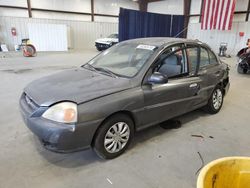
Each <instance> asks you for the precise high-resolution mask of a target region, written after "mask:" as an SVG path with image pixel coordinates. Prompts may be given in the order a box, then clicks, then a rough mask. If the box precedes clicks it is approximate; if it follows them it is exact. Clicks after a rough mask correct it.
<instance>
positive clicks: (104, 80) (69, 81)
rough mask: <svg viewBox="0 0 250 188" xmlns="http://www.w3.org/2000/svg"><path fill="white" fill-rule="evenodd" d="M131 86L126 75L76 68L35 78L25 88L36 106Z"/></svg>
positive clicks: (81, 99) (82, 99) (90, 97)
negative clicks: (116, 75) (111, 74)
mask: <svg viewBox="0 0 250 188" xmlns="http://www.w3.org/2000/svg"><path fill="white" fill-rule="evenodd" d="M131 87H132V86H131V84H130V80H129V79H126V78H120V77H119V78H114V77H110V76H108V75H104V74H102V73H97V72H93V71H90V70H87V69H85V68H78V69H73V70H67V71H63V72H60V73H57V74H53V75H51V76H47V77H43V78H41V79H38V80H35V81H33V82H31V83H30V84H29V85H28V86H27V87H26V88H25V89H24V92H25V93H26V94H27V95H28V96H29V97H30V98H31V99H32V100H33V101H34V102H35V103H37V104H38V105H39V106H50V105H51V104H53V103H55V102H59V101H73V102H76V103H78V104H79V103H83V102H87V101H90V100H93V99H95V98H99V97H102V96H105V95H109V94H112V93H116V92H119V91H122V90H126V89H129V88H131Z"/></svg>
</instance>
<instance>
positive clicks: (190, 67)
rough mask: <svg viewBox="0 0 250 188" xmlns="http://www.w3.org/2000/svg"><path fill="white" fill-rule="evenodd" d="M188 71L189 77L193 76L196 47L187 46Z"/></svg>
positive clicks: (196, 61) (195, 66) (196, 56)
mask: <svg viewBox="0 0 250 188" xmlns="http://www.w3.org/2000/svg"><path fill="white" fill-rule="evenodd" d="M186 51H187V57H188V70H189V75H194V74H195V72H196V68H197V64H198V47H196V46H187V49H186Z"/></svg>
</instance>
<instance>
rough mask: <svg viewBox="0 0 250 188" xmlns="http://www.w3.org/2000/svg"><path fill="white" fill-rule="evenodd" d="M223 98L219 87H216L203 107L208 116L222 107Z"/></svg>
mask: <svg viewBox="0 0 250 188" xmlns="http://www.w3.org/2000/svg"><path fill="white" fill-rule="evenodd" d="M223 98H224V94H223V90H222V88H221V87H220V86H217V87H216V88H215V89H214V91H213V93H212V95H211V97H210V98H209V100H208V103H207V105H206V106H205V110H206V111H207V112H208V113H210V114H216V113H217V112H219V111H220V109H221V107H222V104H223Z"/></svg>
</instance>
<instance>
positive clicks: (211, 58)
mask: <svg viewBox="0 0 250 188" xmlns="http://www.w3.org/2000/svg"><path fill="white" fill-rule="evenodd" d="M208 53H209V60H210V64H211V65H214V64H218V61H217V58H216V56H215V55H214V53H213V52H211V51H210V50H208Z"/></svg>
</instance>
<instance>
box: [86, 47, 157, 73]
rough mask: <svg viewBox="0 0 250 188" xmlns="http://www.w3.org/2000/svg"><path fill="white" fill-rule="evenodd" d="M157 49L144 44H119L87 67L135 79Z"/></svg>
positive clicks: (94, 59)
mask: <svg viewBox="0 0 250 188" xmlns="http://www.w3.org/2000/svg"><path fill="white" fill-rule="evenodd" d="M156 49H157V47H156V46H151V45H144V44H128V43H125V44H119V45H116V46H114V47H112V48H110V49H108V50H106V51H104V52H103V53H101V54H100V55H98V56H96V57H95V58H93V59H92V60H91V61H90V62H89V63H87V64H86V65H85V67H87V65H88V66H89V67H90V68H91V69H93V70H95V71H101V72H105V73H106V74H110V75H113V76H114V75H115V76H121V77H130V78H131V77H134V76H135V75H136V74H137V73H138V72H139V71H140V70H141V68H142V67H143V66H144V64H145V63H146V61H147V60H148V59H149V58H150V56H151V55H152V54H153V53H154V51H155V50H156Z"/></svg>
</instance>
